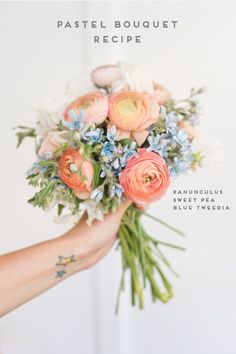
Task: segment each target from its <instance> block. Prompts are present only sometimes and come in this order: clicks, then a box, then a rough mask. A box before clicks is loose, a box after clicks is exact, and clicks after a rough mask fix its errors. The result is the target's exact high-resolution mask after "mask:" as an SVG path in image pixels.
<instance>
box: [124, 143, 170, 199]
mask: <svg viewBox="0 0 236 354" xmlns="http://www.w3.org/2000/svg"><path fill="white" fill-rule="evenodd" d="M119 180H120V185H121V186H122V188H123V190H124V194H125V196H126V197H127V198H128V199H130V200H131V201H133V202H134V203H138V204H139V205H140V204H146V203H149V202H152V201H155V200H158V199H160V198H161V197H162V196H163V195H164V194H165V192H166V190H167V189H168V187H169V184H170V173H169V171H168V168H167V166H166V164H165V161H164V160H163V159H162V158H161V156H160V155H158V154H156V153H154V152H150V151H147V149H139V151H138V155H137V156H132V157H131V158H130V159H129V160H128V162H127V165H126V167H125V169H124V170H123V171H122V172H121V174H120V177H119Z"/></svg>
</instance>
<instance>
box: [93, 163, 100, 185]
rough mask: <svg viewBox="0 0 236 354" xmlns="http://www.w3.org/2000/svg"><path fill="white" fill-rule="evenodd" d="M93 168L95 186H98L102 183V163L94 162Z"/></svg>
mask: <svg viewBox="0 0 236 354" xmlns="http://www.w3.org/2000/svg"><path fill="white" fill-rule="evenodd" d="M93 170H94V175H93V187H94V188H96V187H98V186H99V184H100V172H101V165H100V164H99V163H94V164H93Z"/></svg>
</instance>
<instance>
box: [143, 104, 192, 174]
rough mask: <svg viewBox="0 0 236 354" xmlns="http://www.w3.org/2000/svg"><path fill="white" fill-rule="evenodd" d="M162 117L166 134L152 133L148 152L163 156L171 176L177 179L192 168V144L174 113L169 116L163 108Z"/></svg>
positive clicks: (149, 138)
mask: <svg viewBox="0 0 236 354" xmlns="http://www.w3.org/2000/svg"><path fill="white" fill-rule="evenodd" d="M161 116H162V118H163V119H164V121H165V128H166V132H165V133H162V134H158V133H156V132H155V131H151V133H150V135H149V137H148V143H149V147H148V151H154V152H156V153H158V154H159V155H160V156H162V157H163V159H164V160H165V161H166V163H167V166H168V168H169V171H170V174H171V176H172V177H173V178H176V177H177V176H178V175H180V174H185V173H186V172H187V171H188V170H189V168H190V165H191V163H192V161H193V152H192V148H191V143H190V141H189V139H188V135H187V133H186V131H185V130H184V129H180V128H179V127H178V124H177V117H176V115H175V113H174V112H170V113H168V114H167V113H166V110H165V108H164V107H163V106H162V108H161Z"/></svg>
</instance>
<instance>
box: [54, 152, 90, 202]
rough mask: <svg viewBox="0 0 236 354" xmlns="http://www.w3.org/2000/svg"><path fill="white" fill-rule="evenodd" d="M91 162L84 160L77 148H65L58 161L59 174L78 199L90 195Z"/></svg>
mask: <svg viewBox="0 0 236 354" xmlns="http://www.w3.org/2000/svg"><path fill="white" fill-rule="evenodd" d="M93 174H94V170H93V165H92V162H90V161H88V160H84V158H83V156H82V155H81V154H80V153H79V151H77V150H73V149H67V150H65V151H64V152H63V153H62V155H61V158H60V161H59V176H60V178H61V180H62V181H63V182H64V183H65V184H66V185H67V186H68V187H69V188H71V189H72V190H73V191H74V193H75V194H76V196H77V197H78V198H80V199H87V198H88V197H89V196H90V193H91V190H92V182H93Z"/></svg>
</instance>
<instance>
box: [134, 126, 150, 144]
mask: <svg viewBox="0 0 236 354" xmlns="http://www.w3.org/2000/svg"><path fill="white" fill-rule="evenodd" d="M148 134H149V132H148V131H147V130H142V131H141V132H132V136H133V138H134V140H135V141H136V143H137V144H138V146H141V145H143V143H144V141H145V140H146V139H147V137H148Z"/></svg>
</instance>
